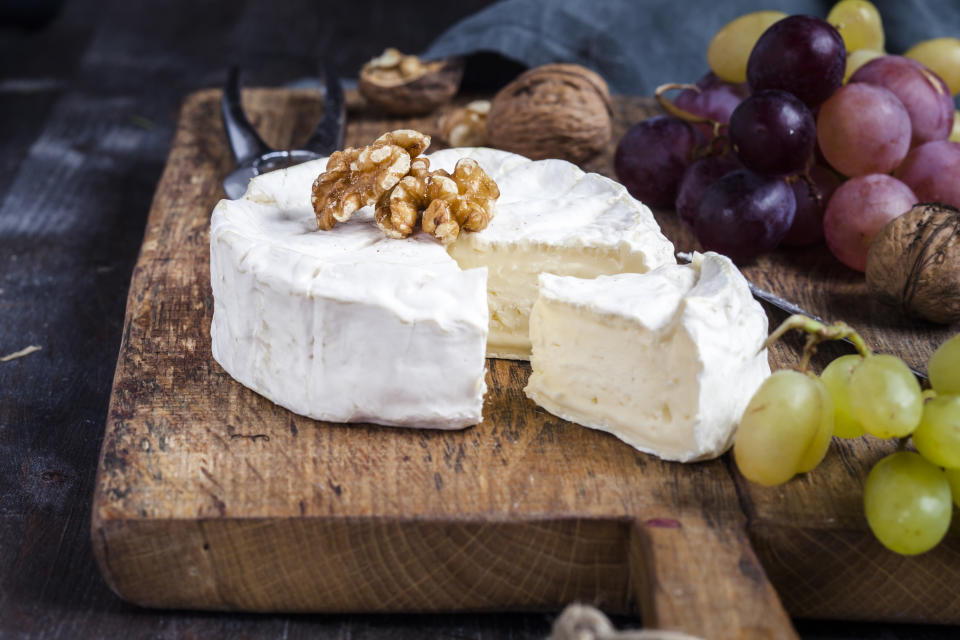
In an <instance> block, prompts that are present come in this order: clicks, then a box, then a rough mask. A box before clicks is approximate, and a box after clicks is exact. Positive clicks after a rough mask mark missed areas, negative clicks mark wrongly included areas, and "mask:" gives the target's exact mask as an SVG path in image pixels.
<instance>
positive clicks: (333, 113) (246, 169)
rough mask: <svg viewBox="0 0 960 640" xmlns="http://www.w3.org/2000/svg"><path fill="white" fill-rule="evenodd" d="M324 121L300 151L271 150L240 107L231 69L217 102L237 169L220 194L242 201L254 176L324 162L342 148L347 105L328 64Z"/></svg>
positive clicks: (235, 71) (236, 78)
mask: <svg viewBox="0 0 960 640" xmlns="http://www.w3.org/2000/svg"><path fill="white" fill-rule="evenodd" d="M324 88H325V91H324V98H323V117H322V118H321V119H320V123H319V124H318V125H317V128H316V129H315V130H314V132H313V133H312V134H311V135H310V137H309V138H308V139H307V141H306V142H305V143H304V145H303V147H301V148H299V149H271V148H270V147H269V146H267V144H266V143H265V142H264V141H263V139H262V138H261V137H260V135H259V134H258V133H257V131H256V129H254V128H253V125H252V124H250V121H249V120H248V119H247V116H246V114H244V112H243V106H242V105H241V103H240V71H239V70H238V69H237V68H236V67H233V68H231V69H230V72H229V73H228V74H227V83H226V85H224V88H223V97H222V98H221V99H220V111H221V113H222V115H223V128H224V130H225V131H226V134H227V141H228V142H229V143H230V151H231V152H233V157H234V159H235V160H236V162H237V167H236V168H235V169H234V170H233V171H231V172H230V174H229V175H228V176H227V177H226V178H225V179H224V180H223V190H224V192H225V193H226V194H227V197H228V198H230V199H231V200H236V199H237V198H241V197H243V194H244V193H245V192H246V191H247V184H249V182H250V179H251V178H253V177H254V176H258V175H260V174H261V173H267V172H268V171H274V170H276V169H283V168H285V167H290V166H293V165H295V164H300V163H301V162H307V161H308V160H316V159H317V158H325V157H327V156H329V155H330V154H331V153H333V152H334V151H336V150H337V149H341V148H343V138H344V133H345V131H346V126H345V125H346V103H345V101H344V98H343V85H342V84H341V83H340V78H339V76H338V75H337V72H336V69H335V68H334V66H333V65H332V64H330V63H327V64H326V65H325V66H324Z"/></svg>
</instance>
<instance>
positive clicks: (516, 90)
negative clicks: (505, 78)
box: [487, 64, 613, 162]
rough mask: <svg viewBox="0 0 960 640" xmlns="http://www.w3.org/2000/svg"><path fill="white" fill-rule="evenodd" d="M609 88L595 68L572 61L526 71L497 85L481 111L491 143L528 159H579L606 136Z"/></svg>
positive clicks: (595, 149) (609, 133) (596, 149)
mask: <svg viewBox="0 0 960 640" xmlns="http://www.w3.org/2000/svg"><path fill="white" fill-rule="evenodd" d="M610 114H611V106H610V91H609V89H608V88H607V83H606V82H605V81H604V80H603V78H601V77H600V76H599V75H598V74H596V73H594V72H593V71H591V70H590V69H587V68H586V67H581V66H580V65H576V64H548V65H544V66H542V67H536V68H534V69H530V70H529V71H526V72H524V73H522V74H520V76H518V77H517V78H516V79H515V80H514V81H513V82H511V83H510V84H508V85H507V86H506V87H504V88H503V89H501V90H500V92H499V93H497V95H496V96H494V98H493V102H492V103H491V105H490V113H489V114H488V115H487V134H488V135H489V137H490V142H491V144H492V145H493V146H495V147H497V148H500V149H505V150H507V151H513V152H515V153H519V154H521V155H524V156H527V157H528V158H531V159H533V160H541V159H544V158H564V159H566V160H569V161H571V162H583V161H584V160H587V159H589V158H590V157H592V156H594V155H596V154H597V153H599V152H601V151H602V150H603V149H604V148H605V147H606V146H607V144H608V143H609V142H610V138H611V136H612V130H613V128H612V127H613V126H612V123H611V119H610Z"/></svg>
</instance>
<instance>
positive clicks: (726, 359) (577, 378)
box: [525, 253, 770, 462]
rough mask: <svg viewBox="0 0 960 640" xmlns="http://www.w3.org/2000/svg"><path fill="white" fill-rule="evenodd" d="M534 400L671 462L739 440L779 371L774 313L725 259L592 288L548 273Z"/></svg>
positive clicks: (539, 316)
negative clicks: (771, 359) (769, 339)
mask: <svg viewBox="0 0 960 640" xmlns="http://www.w3.org/2000/svg"><path fill="white" fill-rule="evenodd" d="M530 335H531V339H532V341H533V357H532V358H531V366H532V368H533V372H532V374H531V376H530V379H529V382H528V385H527V387H526V389H525V392H526V394H527V395H528V396H529V397H530V398H531V399H533V400H534V401H535V402H536V403H537V404H538V405H540V406H541V407H543V408H545V409H546V410H547V411H549V412H551V413H553V414H555V415H557V416H560V417H561V418H564V419H566V420H570V421H572V422H576V423H578V424H581V425H584V426H587V427H592V428H595V429H601V430H604V431H608V432H610V433H612V434H614V435H615V436H617V437H618V438H620V439H621V440H623V441H625V442H627V443H628V444H630V445H632V446H633V447H636V448H637V449H640V450H641V451H646V452H648V453H652V454H655V455H657V456H659V457H661V458H664V459H666V460H679V461H683V462H688V461H692V460H701V459H706V458H713V457H716V456H719V455H720V454H722V453H723V452H724V451H725V450H726V449H727V448H729V446H730V445H731V444H732V441H733V435H734V432H735V430H736V426H737V424H738V423H739V421H740V418H741V416H742V414H743V410H744V409H745V407H746V405H747V402H749V400H750V397H751V396H752V395H753V393H754V391H755V390H756V389H757V387H759V386H760V383H761V382H762V381H763V380H764V379H765V378H766V377H767V376H768V375H769V374H770V366H769V364H768V362H767V352H766V350H763V351H761V346H762V344H763V341H764V340H765V339H766V336H767V316H766V314H765V313H764V311H763V309H762V308H761V307H760V305H759V304H758V303H757V302H756V301H755V300H754V299H753V296H752V295H751V294H750V290H749V287H748V285H747V282H746V280H745V279H744V278H743V275H742V274H741V273H740V272H739V270H738V269H737V268H736V267H735V266H734V265H733V263H732V262H731V261H730V260H729V259H728V258H726V257H724V256H721V255H718V254H715V253H707V254H705V255H700V254H695V258H694V261H693V263H691V264H689V265H682V266H681V265H668V266H663V267H660V268H657V269H654V270H653V271H651V272H649V273H647V274H619V275H613V276H601V277H598V278H596V279H592V280H586V279H581V278H573V277H559V276H555V275H550V274H543V275H541V276H540V295H539V297H538V299H537V301H536V304H535V305H534V307H533V313H532V316H531V320H530Z"/></svg>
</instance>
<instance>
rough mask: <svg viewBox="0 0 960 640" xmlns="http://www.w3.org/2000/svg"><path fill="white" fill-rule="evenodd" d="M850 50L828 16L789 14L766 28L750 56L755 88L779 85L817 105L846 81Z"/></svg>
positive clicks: (749, 73)
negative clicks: (848, 52)
mask: <svg viewBox="0 0 960 640" xmlns="http://www.w3.org/2000/svg"><path fill="white" fill-rule="evenodd" d="M846 65H847V50H846V47H844V45H843V38H841V37H840V34H839V33H838V32H837V30H836V29H835V28H834V27H833V25H831V24H830V23H829V22H827V21H826V20H821V19H820V18H814V17H813V16H789V17H787V18H784V19H783V20H780V21H779V22H775V23H774V24H773V25H772V26H771V27H770V28H769V29H767V30H766V31H764V32H763V35H761V36H760V39H759V40H757V44H755V45H754V47H753V51H751V52H750V58H749V59H748V60H747V83H748V84H749V85H750V89H751V90H752V91H762V90H764V89H780V90H782V91H788V92H790V93H792V94H793V95H795V96H796V97H798V98H800V100H802V101H803V103H804V104H806V105H807V106H808V107H811V108H813V107H815V106H817V105H818V104H820V103H821V102H823V101H824V100H826V99H827V98H829V97H830V96H831V95H832V94H833V92H834V91H836V90H837V88H839V87H840V85H841V84H842V83H843V74H844V71H845V70H846Z"/></svg>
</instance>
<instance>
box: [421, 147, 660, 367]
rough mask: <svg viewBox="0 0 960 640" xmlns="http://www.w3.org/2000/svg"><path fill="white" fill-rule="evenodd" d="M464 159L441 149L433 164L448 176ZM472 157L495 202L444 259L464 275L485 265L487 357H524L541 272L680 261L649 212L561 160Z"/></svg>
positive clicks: (584, 274) (641, 268)
mask: <svg viewBox="0 0 960 640" xmlns="http://www.w3.org/2000/svg"><path fill="white" fill-rule="evenodd" d="M464 151H467V150H462V149H451V150H446V151H440V152H438V153H436V154H434V155H433V156H431V166H433V167H442V168H445V169H450V168H452V166H453V164H455V162H456V160H457V159H458V158H459V157H460V156H461V155H462V154H463V153H464ZM469 151H470V153H471V155H473V156H474V157H476V158H477V161H478V162H479V163H480V165H481V166H483V167H484V168H485V169H486V168H487V167H490V169H488V171H489V172H490V173H491V176H492V177H493V178H494V179H495V180H496V181H497V184H498V186H499V188H500V194H501V195H500V199H499V200H498V201H497V214H496V216H495V217H494V218H493V220H492V221H491V222H490V225H489V226H488V227H487V228H486V229H485V230H483V231H482V232H479V233H465V234H462V235H461V236H460V238H459V239H458V240H457V241H456V242H455V243H454V244H452V245H451V246H450V247H449V249H448V251H449V253H450V255H451V256H452V257H453V258H454V259H455V260H456V261H457V264H458V265H459V266H460V267H461V268H462V269H471V268H476V267H484V266H485V267H487V270H488V279H487V303H488V306H489V310H490V331H489V336H488V338H487V356H488V357H494V358H515V359H523V360H526V359H529V357H530V334H529V318H530V309H531V307H532V306H533V302H534V300H536V298H537V278H538V276H539V275H540V274H541V273H553V274H558V275H571V276H578V277H581V278H593V277H596V276H598V275H602V274H611V273H622V272H636V273H643V272H646V271H649V270H650V269H652V268H654V267H657V266H660V265H662V264H675V263H676V259H675V258H674V255H673V245H672V244H671V243H670V242H669V241H668V240H667V239H666V238H665V237H664V236H663V234H662V233H661V232H660V228H659V226H658V225H657V223H656V221H655V220H654V218H653V214H652V213H651V212H650V210H649V209H648V208H647V207H646V206H645V205H643V204H642V203H640V202H638V201H637V200H635V199H634V198H633V197H631V196H630V194H629V193H627V191H626V189H625V188H624V187H623V186H622V185H620V184H619V183H617V182H614V181H613V180H610V179H609V178H605V177H604V176H601V175H599V174H595V173H585V172H583V171H582V170H581V169H580V168H578V167H577V166H576V165H573V164H571V163H569V162H565V161H563V160H541V161H538V162H531V161H529V160H526V159H522V161H521V162H516V161H514V160H513V159H510V160H506V161H503V160H500V161H497V160H496V159H495V158H494V157H491V156H492V154H498V155H499V154H502V153H503V152H497V151H492V150H486V149H479V150H469ZM511 155H512V154H511ZM517 157H519V156H513V158H517Z"/></svg>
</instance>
